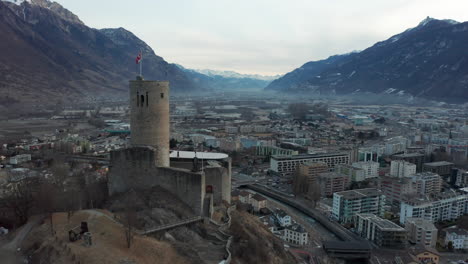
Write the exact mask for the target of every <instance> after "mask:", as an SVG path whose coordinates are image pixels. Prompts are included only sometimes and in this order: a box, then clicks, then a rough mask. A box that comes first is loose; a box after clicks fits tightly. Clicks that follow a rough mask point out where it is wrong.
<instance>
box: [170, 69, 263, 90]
mask: <svg viewBox="0 0 468 264" xmlns="http://www.w3.org/2000/svg"><path fill="white" fill-rule="evenodd" d="M177 67H179V68H180V69H182V70H183V71H185V72H186V73H187V74H189V75H190V76H192V77H193V78H195V79H197V80H198V81H199V82H200V83H203V85H204V86H208V87H211V88H214V89H228V90H251V89H263V88H265V87H266V86H267V85H268V84H269V83H270V80H265V79H269V77H271V76H262V75H254V74H240V73H237V72H233V71H216V70H192V69H187V68H185V67H183V66H182V65H177ZM255 77H257V78H255ZM262 77H263V78H262Z"/></svg>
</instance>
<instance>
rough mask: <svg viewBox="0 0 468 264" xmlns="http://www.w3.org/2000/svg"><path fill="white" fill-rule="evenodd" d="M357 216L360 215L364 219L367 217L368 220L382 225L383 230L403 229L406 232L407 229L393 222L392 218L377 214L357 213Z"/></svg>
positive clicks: (379, 225)
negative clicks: (388, 218)
mask: <svg viewBox="0 0 468 264" xmlns="http://www.w3.org/2000/svg"><path fill="white" fill-rule="evenodd" d="M357 216H360V217H362V218H364V219H367V220H369V221H371V222H372V223H374V224H375V225H376V226H378V227H380V229H382V230H383V231H402V232H406V230H405V229H404V228H403V227H401V226H399V225H397V224H395V223H393V222H392V221H390V220H387V219H382V218H380V217H378V216H376V215H375V214H357Z"/></svg>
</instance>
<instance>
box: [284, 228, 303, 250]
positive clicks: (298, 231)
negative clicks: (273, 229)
mask: <svg viewBox="0 0 468 264" xmlns="http://www.w3.org/2000/svg"><path fill="white" fill-rule="evenodd" d="M282 239H283V240H284V241H286V242H289V243H293V244H296V245H299V246H304V245H306V244H307V242H308V241H309V234H308V233H307V231H306V230H305V229H304V228H303V227H302V226H301V225H299V224H293V225H290V226H287V227H285V228H284V229H283V230H282Z"/></svg>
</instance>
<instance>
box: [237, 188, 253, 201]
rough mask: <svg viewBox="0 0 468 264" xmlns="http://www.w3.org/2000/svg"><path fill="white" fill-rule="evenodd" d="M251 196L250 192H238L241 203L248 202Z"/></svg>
mask: <svg viewBox="0 0 468 264" xmlns="http://www.w3.org/2000/svg"><path fill="white" fill-rule="evenodd" d="M251 197H252V193H250V192H246V191H241V192H240V193H239V201H240V202H241V203H245V204H250V198H251Z"/></svg>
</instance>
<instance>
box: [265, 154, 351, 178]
mask: <svg viewBox="0 0 468 264" xmlns="http://www.w3.org/2000/svg"><path fill="white" fill-rule="evenodd" d="M309 162H324V163H326V164H327V166H328V168H330V169H334V168H335V166H336V165H338V164H349V153H323V154H299V155H291V156H272V157H271V160H270V169H271V170H272V171H274V172H277V173H279V174H281V175H283V176H291V175H293V174H294V173H295V172H296V169H297V168H298V167H299V164H304V163H309Z"/></svg>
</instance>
